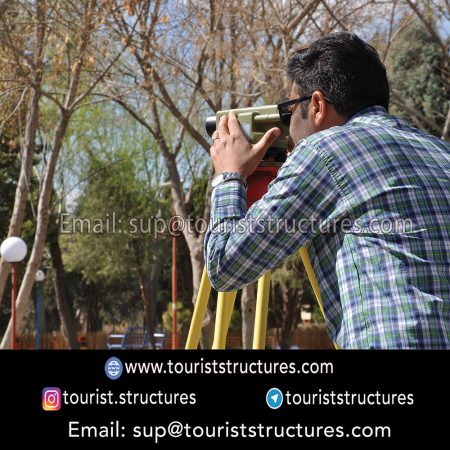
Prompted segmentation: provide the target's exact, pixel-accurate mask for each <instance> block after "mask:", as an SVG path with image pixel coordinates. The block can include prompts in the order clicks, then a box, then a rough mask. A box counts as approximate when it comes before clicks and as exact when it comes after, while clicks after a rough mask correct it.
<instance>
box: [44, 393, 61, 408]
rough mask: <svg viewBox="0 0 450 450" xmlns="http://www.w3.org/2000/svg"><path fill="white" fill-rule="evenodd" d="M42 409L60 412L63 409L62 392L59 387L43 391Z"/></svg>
mask: <svg viewBox="0 0 450 450" xmlns="http://www.w3.org/2000/svg"><path fill="white" fill-rule="evenodd" d="M42 409H43V410H44V411H59V410H60V409H61V390H60V389H59V388H57V387H47V388H44V389H42Z"/></svg>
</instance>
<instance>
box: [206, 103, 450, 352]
mask: <svg viewBox="0 0 450 450" xmlns="http://www.w3.org/2000/svg"><path fill="white" fill-rule="evenodd" d="M304 244H307V245H308V250H309V255H310V258H311V262H312V265H313V268H314V271H315V273H316V276H317V280H318V283H319V286H320V291H321V295H322V300H323V306H324V311H325V318H326V324H327V327H328V331H329V334H330V336H331V337H332V339H333V340H335V341H336V342H337V344H338V345H339V346H340V347H342V348H450V146H449V143H448V142H446V141H444V140H441V139H438V138H436V137H433V136H431V135H428V134H426V133H424V132H422V131H420V130H418V129H416V128H412V127H411V126H409V125H408V124H407V123H406V122H404V121H402V120H400V119H397V118H395V117H393V116H391V115H389V114H388V113H387V111H386V110H385V109H384V108H382V107H379V106H377V107H371V108H367V109H365V110H363V111H361V112H359V113H358V114H356V115H355V116H353V117H352V118H351V119H350V120H349V121H348V122H347V123H346V124H345V125H343V126H337V127H333V128H330V129H328V130H325V131H322V132H319V133H315V134H313V135H311V136H309V137H307V138H305V139H303V140H301V141H300V142H299V143H298V144H297V146H296V147H295V149H294V151H293V152H292V153H291V154H290V155H289V157H288V158H287V160H286V162H285V163H284V164H283V166H282V167H281V169H280V170H279V172H278V176H277V178H276V179H275V180H274V181H273V182H272V183H271V184H270V185H269V190H268V193H267V194H266V195H265V196H264V197H263V198H262V199H261V200H259V201H258V202H256V203H255V204H253V206H252V207H251V208H249V209H248V211H247V208H246V192H245V189H244V187H243V185H242V184H240V183H239V182H237V181H229V182H226V183H223V184H221V185H219V186H218V187H216V188H215V189H214V191H213V195H212V217H211V224H210V227H209V230H208V232H207V234H206V236H205V261H206V266H207V269H208V275H209V278H210V280H211V283H212V285H213V287H214V288H216V289H218V290H222V291H226V290H235V289H240V288H242V287H243V286H245V285H246V284H248V283H252V282H254V281H255V280H257V279H258V278H259V277H260V276H261V275H262V274H263V273H264V272H266V271H267V270H269V269H272V268H274V267H276V266H277V265H278V264H280V263H281V262H282V261H283V260H285V259H286V258H287V257H288V256H289V255H292V254H293V253H294V252H296V251H297V250H298V249H299V248H300V247H301V246H302V245H304Z"/></svg>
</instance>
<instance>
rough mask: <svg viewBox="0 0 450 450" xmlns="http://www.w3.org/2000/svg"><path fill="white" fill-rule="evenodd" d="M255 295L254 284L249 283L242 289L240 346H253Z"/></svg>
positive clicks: (246, 347)
mask: <svg viewBox="0 0 450 450" xmlns="http://www.w3.org/2000/svg"><path fill="white" fill-rule="evenodd" d="M255 309H256V295H255V284H249V285H248V286H245V287H244V288H243V289H242V297H241V312H242V348H244V349H251V348H252V347H253V330H254V328H255Z"/></svg>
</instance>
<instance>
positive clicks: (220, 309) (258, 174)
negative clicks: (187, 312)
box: [186, 161, 324, 350]
mask: <svg viewBox="0 0 450 450" xmlns="http://www.w3.org/2000/svg"><path fill="white" fill-rule="evenodd" d="M280 166H281V163H277V162H266V161H263V162H261V163H260V165H259V166H258V168H257V169H256V170H255V172H254V173H253V174H252V175H251V176H250V177H249V178H248V190H247V207H250V206H251V205H252V204H253V203H254V202H255V201H257V200H259V199H260V198H261V197H262V196H263V195H264V194H265V193H266V192H267V187H268V185H269V183H270V182H271V181H272V180H273V179H275V177H276V175H277V172H278V169H279V167H280ZM299 254H300V258H301V260H302V262H303V265H304V266H305V270H306V274H307V275H308V278H309V281H310V283H311V286H312V289H313V291H314V295H315V296H316V299H317V302H318V304H319V307H320V310H321V311H322V314H324V310H323V303H322V297H321V296H320V291H319V285H318V283H317V278H316V275H315V273H314V270H313V267H312V265H311V261H310V259H309V254H308V249H307V247H306V246H303V247H301V248H300V250H299ZM270 275H271V271H270V270H269V271H267V272H266V273H265V274H264V275H263V276H262V277H261V278H260V279H259V280H258V292H257V297H256V311H255V327H254V333H253V349H264V348H265V345H266V334H267V316H268V311H269V288H270ZM210 293H211V283H210V281H209V279H208V274H207V272H206V267H205V268H204V269H203V274H202V279H201V282H200V288H199V291H198V295H197V301H196V302H195V307H194V314H193V316H192V321H191V326H190V328H189V335H188V338H187V341H186V350H195V349H197V347H198V343H199V340H200V332H201V328H202V324H203V320H204V318H205V314H206V307H207V305H208V299H209V295H210ZM236 294H237V291H230V292H219V294H218V297H217V310H216V323H215V328H214V341H213V346H212V348H213V349H217V350H219V349H224V348H225V344H226V338H227V332H228V328H229V326H230V320H231V314H232V313H233V308H234V302H235V300H236Z"/></svg>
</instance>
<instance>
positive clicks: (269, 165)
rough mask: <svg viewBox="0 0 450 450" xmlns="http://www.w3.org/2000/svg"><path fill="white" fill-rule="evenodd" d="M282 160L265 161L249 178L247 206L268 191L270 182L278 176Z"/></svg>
mask: <svg viewBox="0 0 450 450" xmlns="http://www.w3.org/2000/svg"><path fill="white" fill-rule="evenodd" d="M282 165H283V163H280V162H272V161H263V162H262V163H261V164H260V165H259V166H258V167H257V168H256V170H255V171H254V172H253V173H252V174H251V175H250V176H249V177H248V179H247V184H248V187H247V208H250V206H252V205H253V203H255V202H256V201H258V200H259V199H260V198H261V197H262V196H263V195H264V194H265V193H266V192H267V188H268V186H269V183H270V182H271V181H272V180H274V179H275V178H276V177H277V173H278V169H279V168H280V167H281V166H282Z"/></svg>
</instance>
